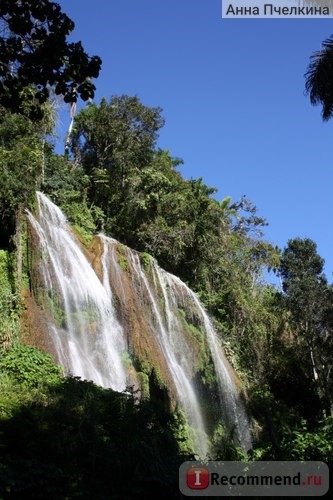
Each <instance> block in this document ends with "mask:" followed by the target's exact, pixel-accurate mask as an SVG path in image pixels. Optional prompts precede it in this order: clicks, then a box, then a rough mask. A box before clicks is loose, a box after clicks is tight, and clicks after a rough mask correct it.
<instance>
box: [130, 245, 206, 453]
mask: <svg viewBox="0 0 333 500" xmlns="http://www.w3.org/2000/svg"><path fill="white" fill-rule="evenodd" d="M129 258H130V259H131V263H132V267H133V269H134V272H135V274H136V276H137V278H138V279H139V281H141V283H142V284H143V286H144V288H145V292H146V293H147V295H148V297H149V300H150V303H151V310H152V313H153V325H152V327H153V330H154V332H155V335H156V336H157V339H158V342H159V345H160V347H161V350H162V352H163V355H164V357H165V359H166V361H167V365H168V368H169V370H170V375H171V377H172V380H173V382H174V384H175V388H176V391H177V394H178V398H179V401H180V403H181V406H182V407H183V409H184V411H185V414H186V416H187V419H188V422H189V424H190V426H191V428H192V439H193V441H194V449H195V450H196V451H197V453H198V454H199V455H200V456H202V457H204V456H205V455H206V454H207V451H208V440H207V435H206V434H205V426H204V420H203V417H202V414H201V409H200V405H199V402H198V398H197V396H196V394H195V391H194V388H193V386H192V384H191V380H190V376H189V371H188V370H186V368H187V366H186V365H187V363H186V358H185V356H186V352H189V351H190V348H189V346H186V347H187V349H186V350H185V348H184V349H183V350H182V356H181V358H180V359H179V358H178V357H177V350H178V349H177V348H176V345H177V343H178V345H179V344H180V343H181V344H185V339H184V338H183V337H182V335H181V334H180V331H181V330H180V328H176V327H175V326H176V325H175V323H176V322H175V321H174V315H173V313H172V312H171V309H170V308H169V303H168V298H167V295H166V293H165V289H163V298H164V300H165V312H166V321H165V320H164V318H163V313H162V312H161V311H160V308H159V306H158V303H157V300H156V297H158V293H157V290H152V288H151V286H150V284H149V282H148V279H147V276H146V274H145V272H144V271H143V269H142V266H141V263H140V260H139V257H138V255H137V254H135V253H133V252H130V255H129ZM154 270H155V265H154ZM184 347H185V346H184Z"/></svg>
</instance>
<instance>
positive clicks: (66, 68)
mask: <svg viewBox="0 0 333 500" xmlns="http://www.w3.org/2000/svg"><path fill="white" fill-rule="evenodd" d="M0 28H1V30H0V104H1V105H2V106H3V107H4V108H6V109H9V110H11V111H12V112H19V113H22V112H23V110H24V102H25V94H24V89H25V88H26V87H32V88H33V89H34V101H35V102H34V106H32V107H31V109H30V113H29V114H30V117H32V118H36V117H39V116H40V115H41V112H42V110H41V107H40V104H42V103H44V102H45V101H46V100H47V98H48V97H49V93H50V89H51V88H52V89H53V90H54V92H55V94H57V95H63V96H64V100H65V102H75V101H76V99H77V96H78V95H79V96H80V97H81V98H82V99H83V100H87V99H89V98H90V97H91V98H92V97H93V96H94V91H95V86H94V84H93V83H92V82H91V78H96V77H98V74H99V71H100V67H101V59H100V58H99V57H98V56H92V57H90V56H88V55H87V54H86V52H85V51H84V49H83V47H82V44H81V42H76V43H73V42H71V43H69V42H68V41H67V37H68V35H69V34H70V33H71V32H72V31H73V29H74V23H73V21H72V20H71V19H69V17H67V15H66V14H64V13H63V12H62V11H61V8H60V6H59V5H58V4H57V3H55V2H50V1H48V0H24V1H21V0H1V3H0Z"/></svg>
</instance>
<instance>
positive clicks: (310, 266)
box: [279, 238, 333, 413]
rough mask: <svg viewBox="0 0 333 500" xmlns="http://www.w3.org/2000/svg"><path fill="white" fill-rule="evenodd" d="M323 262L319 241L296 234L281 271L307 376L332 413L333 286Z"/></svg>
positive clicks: (324, 406)
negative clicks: (327, 278)
mask: <svg viewBox="0 0 333 500" xmlns="http://www.w3.org/2000/svg"><path fill="white" fill-rule="evenodd" d="M323 266H324V259H322V258H321V257H320V256H319V255H318V253H317V251H316V244H315V243H314V242H313V241H312V240H310V239H308V238H306V239H301V238H295V239H293V240H290V241H289V242H288V246H287V247H286V248H285V249H284V251H283V254H282V260H281V265H280V268H279V273H280V276H281V277H282V283H283V291H284V292H285V298H286V305H287V307H288V309H289V311H290V322H291V325H292V328H293V332H294V333H295V343H296V345H297V350H298V352H299V354H300V358H302V359H303V360H304V362H305V363H304V366H305V367H306V374H305V376H307V377H308V378H309V380H311V379H312V383H313V384H314V386H315V387H316V388H317V394H318V396H319V398H320V400H321V404H322V409H323V411H324V412H326V413H331V412H332V385H333V384H332V368H333V357H332V345H333V316H332V306H333V288H332V285H329V284H328V283H327V280H326V277H325V275H324V274H323Z"/></svg>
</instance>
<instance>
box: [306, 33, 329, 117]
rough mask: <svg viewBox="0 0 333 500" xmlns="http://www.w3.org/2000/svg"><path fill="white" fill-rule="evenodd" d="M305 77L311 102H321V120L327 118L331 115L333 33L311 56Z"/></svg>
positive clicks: (314, 103)
mask: <svg viewBox="0 0 333 500" xmlns="http://www.w3.org/2000/svg"><path fill="white" fill-rule="evenodd" d="M305 78H306V82H305V88H306V92H307V93H308V94H310V101H311V104H313V105H317V104H321V105H322V117H323V120H324V121H327V120H329V119H330V118H332V116H333V35H332V36H331V37H330V38H328V39H326V40H325V41H324V42H323V43H322V48H321V50H319V51H317V52H315V53H314V54H313V55H312V56H311V62H310V64H309V66H308V70H307V72H306V74H305Z"/></svg>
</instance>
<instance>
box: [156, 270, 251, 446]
mask: <svg viewBox="0 0 333 500" xmlns="http://www.w3.org/2000/svg"><path fill="white" fill-rule="evenodd" d="M159 274H160V275H161V276H162V279H161V281H162V282H164V287H166V286H168V287H169V290H170V291H169V295H170V296H171V297H172V300H173V303H174V307H176V306H177V304H179V299H180V293H179V291H181V294H182V295H183V300H182V302H183V303H184V298H185V302H186V303H187V307H188V303H189V302H190V303H191V302H192V304H193V306H194V309H195V310H196V311H197V312H199V314H200V316H201V321H202V324H201V328H202V329H203V330H204V331H205V334H206V339H207V342H208V345H209V348H210V352H211V355H212V359H213V363H214V367H215V372H216V375H217V379H218V384H219V389H220V390H219V398H220V403H221V408H222V412H223V417H224V421H225V423H226V424H227V425H228V427H229V428H230V429H232V428H233V429H234V431H235V432H236V436H237V439H238V441H239V443H240V444H241V445H242V447H243V449H244V450H246V451H247V450H249V449H250V448H251V446H252V438H251V433H250V425H249V421H248V418H247V415H246V412H245V409H244V406H243V404H242V401H241V399H240V397H239V395H238V391H237V388H236V385H235V383H234V381H233V379H232V377H231V375H230V368H229V366H228V362H227V360H226V358H225V355H224V352H223V350H222V347H221V345H220V343H219V340H218V337H217V335H216V331H215V329H214V327H213V325H212V323H211V321H210V319H209V317H208V315H207V313H206V312H205V310H204V309H203V307H202V305H201V303H200V301H199V299H198V297H197V296H196V294H195V293H194V292H193V291H192V290H191V289H190V288H188V287H187V286H186V285H185V283H183V282H182V281H181V280H180V279H179V278H177V277H176V276H174V275H172V274H169V273H166V272H165V271H162V270H161V269H160V270H159Z"/></svg>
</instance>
